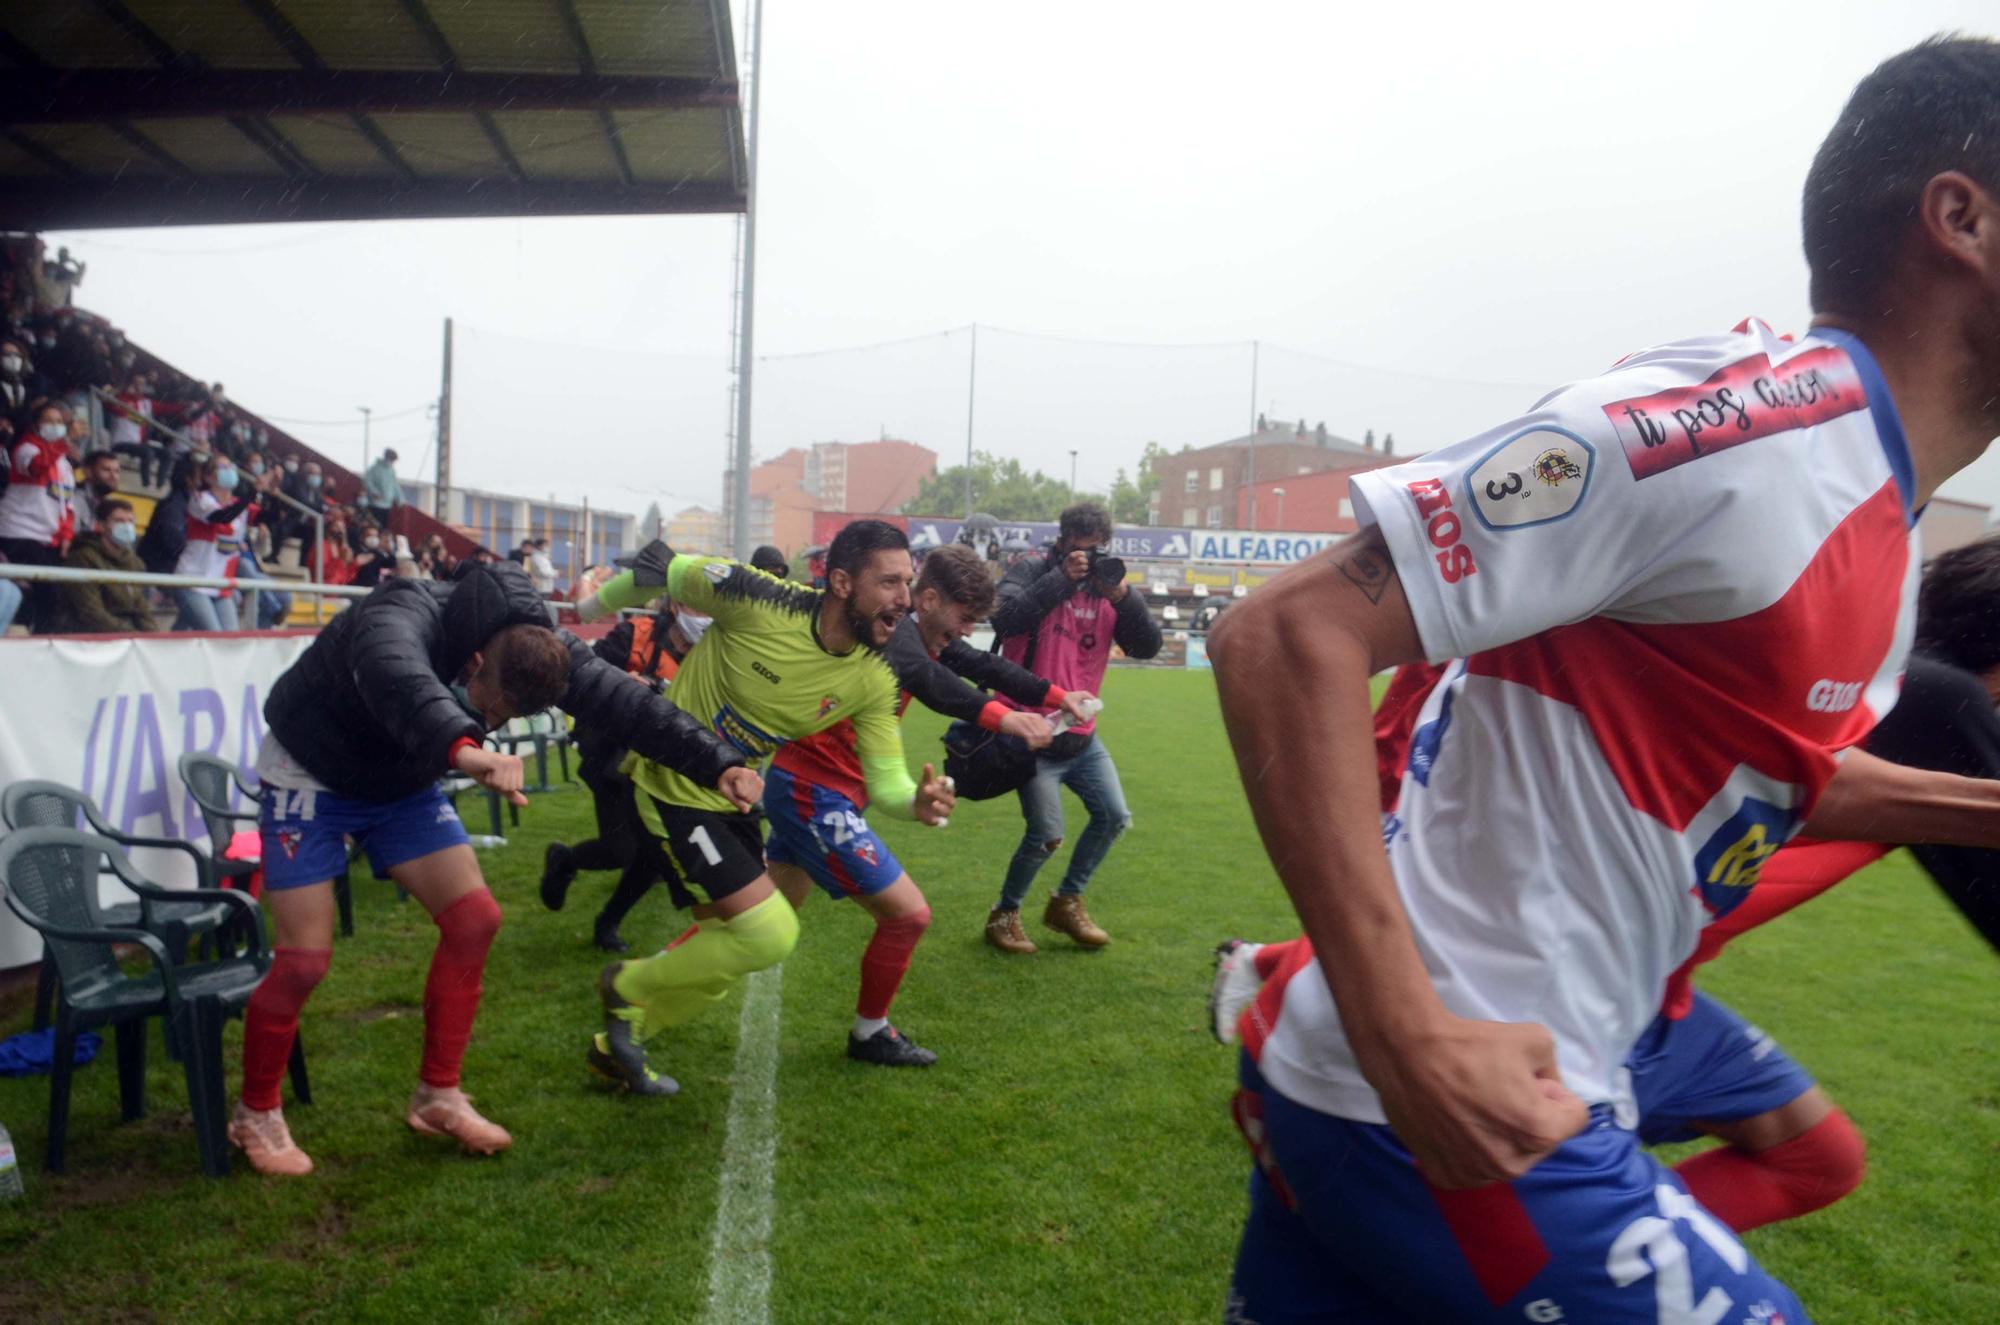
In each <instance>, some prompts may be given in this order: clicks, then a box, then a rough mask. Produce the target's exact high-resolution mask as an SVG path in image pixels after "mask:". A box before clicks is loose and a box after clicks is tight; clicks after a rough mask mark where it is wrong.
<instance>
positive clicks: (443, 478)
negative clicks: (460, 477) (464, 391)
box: [431, 318, 451, 520]
mask: <svg viewBox="0 0 2000 1325" xmlns="http://www.w3.org/2000/svg"><path fill="white" fill-rule="evenodd" d="M437 450H438V465H437V487H436V490H435V491H434V492H433V494H432V498H433V500H432V503H431V504H432V506H433V507H434V509H433V510H432V512H431V514H433V515H435V516H436V517H437V518H438V519H440V520H443V519H445V512H446V510H447V509H448V508H447V506H446V501H447V499H448V494H449V493H450V491H451V319H450V318H446V319H445V320H444V391H443V393H442V394H441V395H440V396H439V397H438V443H437Z"/></svg>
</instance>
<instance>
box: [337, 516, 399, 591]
mask: <svg viewBox="0 0 2000 1325" xmlns="http://www.w3.org/2000/svg"><path fill="white" fill-rule="evenodd" d="M395 573H396V552H395V549H394V548H393V547H392V546H391V545H389V543H388V542H387V541H386V540H385V539H384V538H383V537H382V527H381V526H380V525H378V524H376V523H375V522H374V521H373V520H369V519H365V518H364V519H363V520H362V521H361V551H360V552H359V553H358V554H356V556H355V558H354V578H353V579H352V580H350V581H348V582H349V583H350V584H358V585H360V586H361V587H362V588H364V589H373V588H374V587H375V586H376V585H378V584H380V583H381V582H382V580H383V578H384V577H385V576H388V577H393V576H394V575H395Z"/></svg>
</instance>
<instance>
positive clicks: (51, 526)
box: [0, 401, 76, 634]
mask: <svg viewBox="0 0 2000 1325" xmlns="http://www.w3.org/2000/svg"><path fill="white" fill-rule="evenodd" d="M31 417H32V418H33V419H34V421H35V427H34V431H33V432H31V433H28V434H26V435H24V436H20V437H17V438H15V439H14V443H13V448H12V454H11V456H10V457H9V458H10V459H11V460H12V462H13V463H12V467H11V469H10V472H9V481H8V484H7V491H6V492H5V493H0V552H4V553H5V554H6V556H7V559H8V560H9V561H14V562H19V563H21V564H22V565H28V566H54V565H58V564H60V563H61V561H62V558H63V554H64V553H65V552H67V551H68V550H69V543H70V539H71V537H73V536H74V534H75V532H76V511H75V509H74V508H73V507H72V506H71V505H70V500H71V498H72V497H73V496H74V495H75V493H76V471H75V470H74V469H73V468H72V467H71V464H70V450H69V410H68V409H67V408H65V407H64V406H63V405H62V404H61V403H60V402H57V401H50V402H47V403H44V404H42V405H39V406H36V407H34V408H33V409H32V411H31ZM25 606H26V612H27V623H28V627H29V629H30V630H33V631H34V632H35V633H37V634H40V633H41V632H43V631H46V630H48V629H49V628H50V625H51V618H52V614H53V612H54V609H55V586H54V585H53V584H50V583H48V582H46V581H36V582H34V585H33V587H32V588H30V589H28V590H27V591H26V604H25Z"/></svg>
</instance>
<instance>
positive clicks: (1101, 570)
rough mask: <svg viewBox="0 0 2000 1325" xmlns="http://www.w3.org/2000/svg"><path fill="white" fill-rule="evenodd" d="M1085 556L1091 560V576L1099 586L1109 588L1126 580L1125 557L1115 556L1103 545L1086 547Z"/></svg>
mask: <svg viewBox="0 0 2000 1325" xmlns="http://www.w3.org/2000/svg"><path fill="white" fill-rule="evenodd" d="M1083 553H1084V556H1085V557H1087V558H1088V559H1089V561H1090V578H1091V580H1092V581H1094V582H1095V583H1096V584H1097V585H1098V586H1099V587H1101V588H1105V589H1109V588H1112V587H1114V586H1116V585H1119V584H1123V583H1124V582H1125V559H1124V558H1123V557H1114V556H1112V555H1111V554H1110V553H1109V552H1106V551H1105V550H1104V549H1103V548H1101V547H1092V548H1085V549H1084V550H1083Z"/></svg>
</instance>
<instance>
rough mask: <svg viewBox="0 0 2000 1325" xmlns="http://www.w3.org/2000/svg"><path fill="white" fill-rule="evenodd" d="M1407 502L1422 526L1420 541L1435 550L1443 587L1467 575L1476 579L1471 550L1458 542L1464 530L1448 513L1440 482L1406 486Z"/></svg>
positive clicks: (1448, 503) (1448, 500)
mask: <svg viewBox="0 0 2000 1325" xmlns="http://www.w3.org/2000/svg"><path fill="white" fill-rule="evenodd" d="M1410 500H1412V501H1414V502H1415V503H1416V504H1417V518H1418V519H1419V520H1422V521H1423V522H1424V537H1426V538H1428V539H1430V541H1431V546H1432V547H1434V548H1436V549H1437V550H1438V553H1437V564H1438V573H1439V574H1441V575H1443V576H1444V582H1445V583H1446V584H1457V583H1458V582H1459V581H1460V580H1462V579H1464V578H1465V577H1466V576H1468V575H1477V574H1478V573H1479V567H1478V566H1477V565H1476V564H1474V562H1473V560H1472V549H1471V548H1469V547H1467V546H1465V545H1464V544H1463V543H1461V542H1459V539H1461V538H1463V537H1464V536H1465V526H1464V525H1463V524H1461V523H1460V521H1459V518H1458V513H1457V512H1456V511H1454V510H1452V509H1451V494H1450V493H1449V492H1446V491H1445V487H1444V481H1443V480H1442V479H1434V478H1426V479H1419V480H1417V481H1416V482H1415V483H1412V484H1410Z"/></svg>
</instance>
